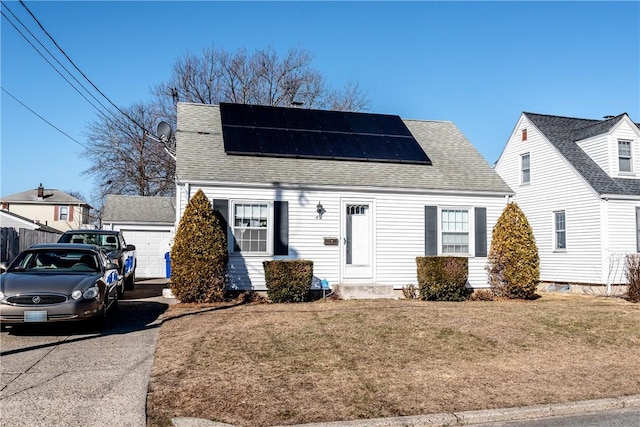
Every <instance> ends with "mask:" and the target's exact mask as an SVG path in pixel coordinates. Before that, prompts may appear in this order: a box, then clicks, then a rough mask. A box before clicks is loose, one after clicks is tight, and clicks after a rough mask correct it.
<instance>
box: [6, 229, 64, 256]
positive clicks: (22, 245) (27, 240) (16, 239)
mask: <svg viewBox="0 0 640 427" xmlns="http://www.w3.org/2000/svg"><path fill="white" fill-rule="evenodd" d="M59 238H60V234H59V233H50V232H48V231H42V230H29V229H28V228H21V229H20V230H19V231H16V229H15V228H9V227H2V229H1V231H0V262H7V263H8V262H11V261H12V260H13V259H14V258H15V257H16V256H17V255H18V254H19V253H20V252H22V251H23V250H25V249H27V248H28V247H29V246H31V245H35V244H36V243H55V242H57V241H58V239H59Z"/></svg>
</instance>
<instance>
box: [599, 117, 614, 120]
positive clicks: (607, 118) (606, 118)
mask: <svg viewBox="0 0 640 427" xmlns="http://www.w3.org/2000/svg"><path fill="white" fill-rule="evenodd" d="M614 117H615V116H602V118H603V119H605V120H609V119H613V118H614Z"/></svg>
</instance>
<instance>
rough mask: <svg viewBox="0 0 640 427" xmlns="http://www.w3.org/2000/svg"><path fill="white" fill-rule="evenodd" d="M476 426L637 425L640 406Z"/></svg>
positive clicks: (582, 426) (594, 426) (571, 426)
mask: <svg viewBox="0 0 640 427" xmlns="http://www.w3.org/2000/svg"><path fill="white" fill-rule="evenodd" d="M475 426H476V427H604V426H606V427H638V426H640V408H627V409H611V410H607V411H598V412H592V413H588V414H579V415H567V416H562V417H551V418H543V419H538V420H522V421H509V422H502V423H488V424H475Z"/></svg>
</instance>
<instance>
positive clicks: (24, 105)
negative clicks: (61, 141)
mask: <svg viewBox="0 0 640 427" xmlns="http://www.w3.org/2000/svg"><path fill="white" fill-rule="evenodd" d="M0 89H2V91H3V92H5V93H6V94H7V95H9V96H10V97H11V98H13V99H14V100H15V101H16V102H18V103H19V104H20V105H22V106H23V107H24V108H26V109H27V110H29V111H31V112H32V113H33V114H35V115H36V116H38V118H40V120H42V121H43V122H45V123H46V124H48V125H49V126H51V127H52V128H54V129H55V130H57V131H58V132H60V133H61V134H63V135H64V136H66V137H67V138H69V139H70V140H72V141H73V142H75V143H76V144H78V145H81V146H82V147H84V148H86V149H87V150H89V151H93V150H92V149H91V148H89V147H87V146H86V145H84V144H83V143H82V142H80V141H78V140H77V139H75V138H73V137H72V136H69V134H67V133H65V132H64V131H62V130H60V128H58V127H57V126H56V125H54V124H53V123H51V122H50V121H49V120H47V119H45V118H44V117H42V116H41V115H40V114H38V113H36V112H35V111H33V110H32V109H31V108H29V106H27V105H26V104H25V103H24V102H22V101H20V100H19V99H18V98H16V97H15V96H13V94H12V93H11V92H9V91H8V90H6V89H5V88H4V87H2V86H0Z"/></svg>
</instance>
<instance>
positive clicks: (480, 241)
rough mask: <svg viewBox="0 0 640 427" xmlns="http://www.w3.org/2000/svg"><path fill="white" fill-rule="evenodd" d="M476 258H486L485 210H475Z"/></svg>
mask: <svg viewBox="0 0 640 427" xmlns="http://www.w3.org/2000/svg"><path fill="white" fill-rule="evenodd" d="M474 211H475V223H474V225H475V229H476V238H475V240H476V256H477V257H486V256H487V208H475V209H474Z"/></svg>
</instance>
